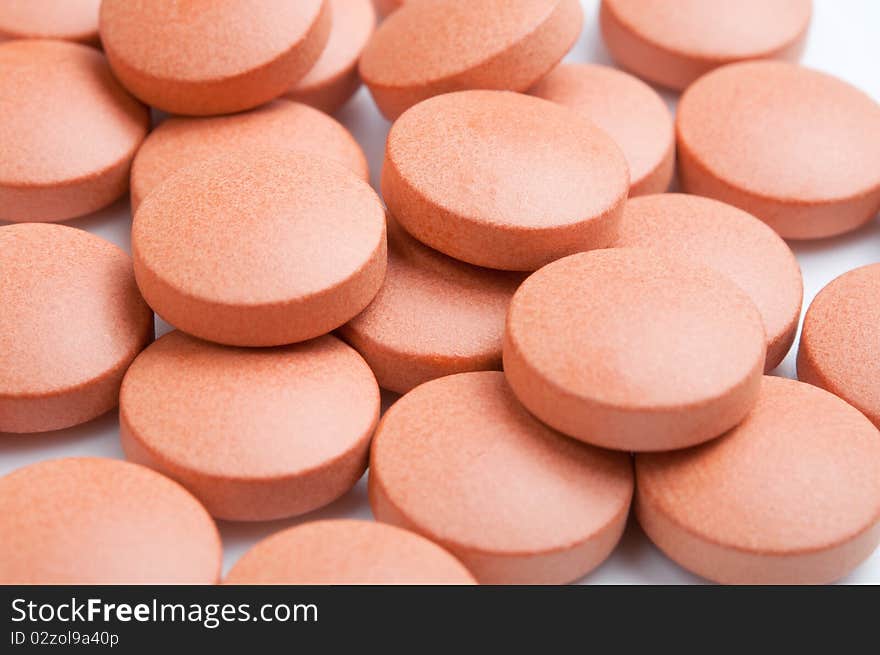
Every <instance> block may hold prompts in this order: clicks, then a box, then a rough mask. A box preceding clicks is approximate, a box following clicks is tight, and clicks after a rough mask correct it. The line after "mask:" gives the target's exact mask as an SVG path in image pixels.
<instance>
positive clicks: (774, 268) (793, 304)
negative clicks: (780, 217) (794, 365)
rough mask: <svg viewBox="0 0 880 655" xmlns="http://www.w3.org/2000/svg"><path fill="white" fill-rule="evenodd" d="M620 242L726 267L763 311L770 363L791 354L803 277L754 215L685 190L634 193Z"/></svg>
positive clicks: (771, 366)
mask: <svg viewBox="0 0 880 655" xmlns="http://www.w3.org/2000/svg"><path fill="white" fill-rule="evenodd" d="M615 246H617V247H623V248H628V247H631V248H647V249H651V250H656V251H659V252H667V253H670V254H674V255H677V256H682V257H686V258H689V259H691V260H693V261H694V262H696V263H702V264H705V265H707V266H709V267H711V268H714V269H715V270H717V271H719V272H721V273H724V274H725V275H726V276H727V277H729V278H730V279H731V280H733V281H734V282H736V284H737V285H739V287H740V288H741V289H742V290H743V291H745V292H746V293H747V294H748V295H749V297H750V298H751V299H752V301H754V303H755V305H756V306H757V307H758V309H759V311H760V312H761V316H762V318H763V319H764V328H765V330H766V332H767V362H766V369H767V370H768V371H769V370H772V369H774V368H776V367H777V366H779V364H780V362H782V360H783V359H784V358H785V355H786V354H787V353H788V351H789V349H790V348H791V344H792V343H793V341H794V336H795V332H796V331H797V326H798V320H799V319H800V315H801V303H802V302H803V295H804V289H803V286H804V285H803V279H802V278H801V271H800V267H799V266H798V263H797V260H796V259H795V256H794V253H792V252H791V249H790V248H789V247H788V246H787V245H786V243H785V241H783V240H782V239H781V238H780V237H779V235H777V234H776V233H775V232H774V231H773V230H771V229H770V228H769V227H768V226H767V225H765V224H764V223H762V222H761V221H759V220H758V219H757V218H755V217H754V216H751V215H750V214H748V213H746V212H744V211H742V210H740V209H737V208H736V207H732V206H731V205H727V204H724V203H722V202H718V201H717V200H711V199H709V198H701V197H699V196H689V195H685V194H680V193H664V194H658V195H652V196H644V197H642V198H633V199H631V200H629V201H628V202H627V203H626V205H624V208H623V218H622V219H621V221H620V226H619V228H618V236H617V241H616V242H615Z"/></svg>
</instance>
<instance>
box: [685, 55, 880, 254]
mask: <svg viewBox="0 0 880 655" xmlns="http://www.w3.org/2000/svg"><path fill="white" fill-rule="evenodd" d="M676 120H677V123H676V130H677V139H678V156H679V173H680V177H681V184H682V187H683V189H684V190H685V191H687V192H689V193H696V194H698V195H702V196H709V197H711V198H717V199H718V200H723V201H724V202H727V203H729V204H731V205H736V206H737V207H741V208H742V209H745V210H746V211H748V212H749V213H751V214H754V215H755V216H757V217H758V218H760V219H761V220H763V221H765V222H766V223H767V224H769V225H770V227H772V228H773V229H775V230H776V231H777V232H778V233H779V234H780V235H782V236H783V237H785V238H786V239H817V238H823V237H829V236H833V235H835V234H841V233H843V232H847V231H850V230H853V229H855V228H857V227H859V226H860V225H862V224H864V223H866V222H867V221H869V220H870V219H871V218H873V217H874V215H875V214H876V213H877V211H878V210H880V105H878V104H877V103H876V102H875V101H874V100H873V99H871V98H870V97H868V96H867V95H865V94H864V93H862V92H861V91H859V90H858V89H856V88H854V87H852V86H850V85H849V84H847V83H845V82H843V81H841V80H839V79H837V78H835V77H832V76H830V75H826V74H825V73H820V72H818V71H814V70H810V69H807V68H802V67H799V66H795V65H793V64H786V63H783V62H771V61H765V62H747V63H742V64H732V65H730V66H725V67H724V68H721V69H719V70H717V71H714V72H712V73H710V74H708V75H706V76H705V77H703V78H701V79H700V80H699V81H698V82H696V83H695V84H694V85H693V86H691V87H690V88H689V89H688V90H687V91H686V92H685V94H684V95H683V96H682V98H681V102H680V103H679V106H678V114H677V119H676Z"/></svg>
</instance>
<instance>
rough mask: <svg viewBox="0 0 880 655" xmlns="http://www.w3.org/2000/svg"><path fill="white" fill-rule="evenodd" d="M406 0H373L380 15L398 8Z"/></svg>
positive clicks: (385, 14)
mask: <svg viewBox="0 0 880 655" xmlns="http://www.w3.org/2000/svg"><path fill="white" fill-rule="evenodd" d="M404 2H406V0H374V4H375V5H376V10H377V11H378V12H379V15H380V16H387V15H388V14H390V13H391V12H392V11H394V10H395V9H400V8H401V7H402V6H403V3H404Z"/></svg>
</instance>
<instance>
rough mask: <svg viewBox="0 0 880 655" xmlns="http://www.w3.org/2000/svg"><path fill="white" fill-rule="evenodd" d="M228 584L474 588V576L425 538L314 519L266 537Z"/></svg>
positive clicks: (371, 525) (383, 527)
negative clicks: (445, 586) (460, 586)
mask: <svg viewBox="0 0 880 655" xmlns="http://www.w3.org/2000/svg"><path fill="white" fill-rule="evenodd" d="M224 582H225V584H234V585H243V584H284V585H471V584H474V582H475V581H474V578H473V576H472V575H471V574H470V573H469V572H468V571H467V569H465V568H464V566H462V565H461V563H460V562H458V560H456V559H455V558H454V557H453V556H452V555H450V554H449V553H447V552H446V551H445V550H443V549H442V548H440V547H439V546H437V545H436V544H433V543H431V542H430V541H428V540H427V539H424V538H423V537H420V536H419V535H416V534H413V533H411V532H407V531H406V530H401V529H400V528H396V527H394V526H391V525H385V524H383V523H375V522H371V521H351V520H332V521H313V522H311V523H305V524H303V525H299V526H296V527H293V528H288V529H287V530H283V531H282V532H278V533H276V534H274V535H272V536H271V537H267V538H266V539H263V540H262V541H260V542H259V543H257V545H256V546H254V547H253V548H251V550H249V551H248V552H247V553H245V554H244V555H243V556H242V557H241V559H240V560H239V561H238V562H236V564H235V566H233V567H232V569H231V570H230V571H229V574H228V575H227V576H226V579H225V580H224Z"/></svg>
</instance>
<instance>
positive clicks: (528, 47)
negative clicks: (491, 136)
mask: <svg viewBox="0 0 880 655" xmlns="http://www.w3.org/2000/svg"><path fill="white" fill-rule="evenodd" d="M582 25H583V11H582V10H581V5H580V2H578V0H431V1H430V2H412V3H407V4H406V5H405V6H403V7H402V8H401V9H400V10H399V11H395V12H394V13H393V14H392V15H391V16H389V17H388V19H387V20H385V21H384V22H383V23H382V24H381V25H380V26H379V29H378V30H376V33H375V34H374V35H373V38H372V39H370V42H369V43H368V44H367V47H366V49H365V50H364V53H363V56H362V57H361V60H360V72H361V77H362V78H363V80H364V82H365V83H366V84H367V86H368V87H369V88H370V92H371V93H372V94H373V98H374V99H375V100H376V104H377V105H378V106H379V109H380V111H381V112H382V113H383V114H384V115H385V116H387V117H388V118H389V119H392V120H393V119H395V118H397V117H398V116H399V115H400V114H402V113H403V112H404V111H405V110H406V109H408V108H409V107H412V106H413V105H415V104H416V103H418V102H421V101H422V100H425V99H426V98H430V97H431V96H435V95H439V94H441V93H449V92H450V91H462V90H465V89H502V90H510V91H526V90H527V89H529V88H530V87H531V86H532V85H533V84H535V82H537V81H538V80H539V79H541V78H542V77H543V76H544V75H546V74H547V72H548V71H549V70H550V69H552V68H553V67H554V66H555V65H556V64H557V63H559V61H560V60H561V59H562V58H563V57H564V56H565V53H566V52H568V50H569V49H570V48H571V46H572V45H574V42H575V41H576V40H577V38H578V36H579V35H580V33H581V27H582Z"/></svg>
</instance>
